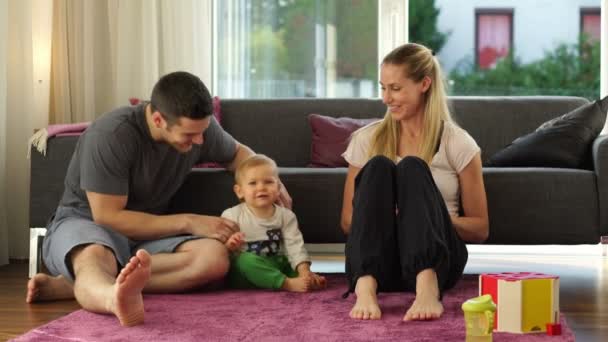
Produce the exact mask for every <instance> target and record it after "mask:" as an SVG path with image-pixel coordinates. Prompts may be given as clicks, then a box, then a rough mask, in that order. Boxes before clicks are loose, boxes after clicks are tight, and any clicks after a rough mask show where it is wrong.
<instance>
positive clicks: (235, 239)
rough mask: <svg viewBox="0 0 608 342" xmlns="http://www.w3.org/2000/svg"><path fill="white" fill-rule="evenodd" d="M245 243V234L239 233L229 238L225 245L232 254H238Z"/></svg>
mask: <svg viewBox="0 0 608 342" xmlns="http://www.w3.org/2000/svg"><path fill="white" fill-rule="evenodd" d="M244 242H245V234H244V233H243V232H237V233H234V234H232V235H230V237H229V238H228V241H226V243H225V244H224V245H225V246H226V248H228V250H229V251H231V252H236V251H238V250H240V249H241V245H242V244H243V243H244Z"/></svg>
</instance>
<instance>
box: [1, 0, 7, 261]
mask: <svg viewBox="0 0 608 342" xmlns="http://www.w3.org/2000/svg"><path fill="white" fill-rule="evenodd" d="M7 12H8V0H0V265H4V264H7V263H8V226H7V224H6V208H7V207H6V204H7V198H6V192H5V187H6V171H5V170H6V152H7V149H6V40H7V34H8V25H7V19H8V17H7Z"/></svg>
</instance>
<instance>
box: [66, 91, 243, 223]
mask: <svg viewBox="0 0 608 342" xmlns="http://www.w3.org/2000/svg"><path fill="white" fill-rule="evenodd" d="M146 105H147V103H143V104H141V105H139V106H135V107H121V108H118V109H116V110H114V111H112V112H109V113H106V114H104V115H103V116H102V117H100V118H99V119H97V120H95V121H94V122H93V123H92V124H91V125H90V126H89V127H88V128H87V130H86V131H85V132H84V133H83V134H82V135H81V136H80V139H78V143H77V145H76V150H75V151H74V155H73V156H72V160H71V161H70V165H69V166H68V171H67V175H66V178H65V191H64V193H63V197H62V199H61V202H60V204H59V205H60V206H64V207H73V208H77V209H80V210H78V211H79V212H83V211H84V212H87V213H88V214H89V215H88V216H90V217H92V215H91V214H90V213H91V209H90V206H89V202H88V200H87V197H86V193H85V191H92V192H98V193H103V194H110V195H127V196H128V201H127V207H126V209H128V210H135V211H141V212H146V213H150V214H164V213H166V211H167V208H168V204H169V200H170V199H171V197H173V195H174V194H175V193H176V192H177V190H178V189H179V187H180V186H181V185H182V183H183V182H184V180H185V179H186V176H187V175H188V173H189V172H190V170H191V169H192V167H193V166H194V165H196V164H198V163H202V162H219V163H226V162H230V161H231V160H232V159H233V158H234V155H235V153H236V141H235V140H234V138H233V137H232V136H231V135H230V134H228V133H227V132H225V131H224V130H223V129H222V128H221V127H220V125H219V124H218V123H217V121H216V120H215V118H213V117H212V118H211V123H210V125H209V128H208V129H207V130H206V131H205V133H204V143H203V145H193V147H192V149H191V150H190V151H188V152H187V153H180V152H178V151H177V150H175V149H174V148H173V147H171V146H169V145H167V144H164V143H159V142H155V141H154V140H153V139H152V136H151V135H150V130H149V128H148V125H147V123H146V117H145V106H146Z"/></svg>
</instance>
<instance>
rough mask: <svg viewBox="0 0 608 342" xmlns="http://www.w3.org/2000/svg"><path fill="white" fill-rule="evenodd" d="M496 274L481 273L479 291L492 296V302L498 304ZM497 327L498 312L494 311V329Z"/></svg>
mask: <svg viewBox="0 0 608 342" xmlns="http://www.w3.org/2000/svg"><path fill="white" fill-rule="evenodd" d="M496 276H497V274H483V275H481V276H480V278H481V289H480V290H481V293H480V295H482V294H489V295H491V296H492V301H493V302H494V304H496V305H498V278H497V277H496ZM497 328H498V312H495V313H494V329H497Z"/></svg>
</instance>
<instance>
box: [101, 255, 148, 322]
mask: <svg viewBox="0 0 608 342" xmlns="http://www.w3.org/2000/svg"><path fill="white" fill-rule="evenodd" d="M150 264H151V263H150V254H148V252H146V251H144V250H143V249H140V250H138V251H137V253H136V254H135V256H134V257H132V258H131V260H129V262H128V263H127V265H125V267H124V268H123V269H122V270H121V271H120V274H119V275H118V277H117V278H116V283H115V284H114V290H115V292H114V295H115V297H114V298H113V303H112V304H111V311H112V312H113V313H114V314H115V315H116V317H118V320H119V321H120V324H122V325H124V326H127V327H130V326H134V325H138V324H141V323H143V322H144V301H143V297H142V295H141V291H142V290H143V288H144V286H145V285H146V283H147V282H148V280H149V279H150V269H151V268H150Z"/></svg>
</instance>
